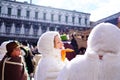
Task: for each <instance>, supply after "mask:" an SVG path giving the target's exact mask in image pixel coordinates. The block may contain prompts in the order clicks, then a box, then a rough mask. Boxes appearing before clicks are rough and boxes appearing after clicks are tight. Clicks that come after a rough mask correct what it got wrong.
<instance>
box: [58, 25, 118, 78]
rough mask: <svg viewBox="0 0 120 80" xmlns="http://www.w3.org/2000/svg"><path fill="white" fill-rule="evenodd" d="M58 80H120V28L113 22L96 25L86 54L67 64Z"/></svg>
mask: <svg viewBox="0 0 120 80" xmlns="http://www.w3.org/2000/svg"><path fill="white" fill-rule="evenodd" d="M57 80H120V29H119V28H118V27H117V26H115V25H113V24H111V23H100V24H98V25H96V26H95V27H94V28H93V29H92V31H91V33H90V35H89V37H88V41H87V50H86V52H85V55H82V56H79V57H76V58H75V59H73V60H72V61H71V62H70V63H69V64H68V65H66V66H65V67H64V68H63V70H62V71H61V72H60V75H59V76H58V78H57Z"/></svg>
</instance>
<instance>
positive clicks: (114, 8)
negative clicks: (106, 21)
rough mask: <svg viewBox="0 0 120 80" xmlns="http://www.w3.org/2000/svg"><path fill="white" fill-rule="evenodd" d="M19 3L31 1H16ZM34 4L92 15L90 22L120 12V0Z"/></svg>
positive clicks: (41, 1) (53, 0) (55, 0)
mask: <svg viewBox="0 0 120 80" xmlns="http://www.w3.org/2000/svg"><path fill="white" fill-rule="evenodd" d="M16 1H19V2H24V1H27V2H28V3H29V2H30V0H16ZM32 3H33V4H36V5H41V6H50V7H53V8H60V9H67V10H76V11H78V12H84V13H90V21H97V20H100V19H102V18H105V17H108V16H110V15H113V14H116V13H118V12H120V0H32Z"/></svg>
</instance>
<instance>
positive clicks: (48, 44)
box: [37, 31, 60, 55]
mask: <svg viewBox="0 0 120 80" xmlns="http://www.w3.org/2000/svg"><path fill="white" fill-rule="evenodd" d="M56 35H58V36H59V37H60V34H59V33H58V32H56V31H48V32H45V33H43V34H42V35H41V37H40V38H39V40H38V43H37V48H38V52H39V53H41V54H42V55H52V54H54V51H55V48H54V37H55V36H56Z"/></svg>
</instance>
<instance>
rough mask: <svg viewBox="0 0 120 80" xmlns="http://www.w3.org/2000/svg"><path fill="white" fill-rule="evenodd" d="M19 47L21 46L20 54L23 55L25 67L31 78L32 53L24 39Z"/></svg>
mask: <svg viewBox="0 0 120 80" xmlns="http://www.w3.org/2000/svg"><path fill="white" fill-rule="evenodd" d="M20 48H21V52H22V55H23V57H24V61H25V64H26V69H27V71H28V74H29V76H30V79H31V78H32V77H33V75H34V70H35V60H34V55H33V54H32V51H31V49H30V47H29V44H28V43H27V42H26V41H23V42H21V47H20Z"/></svg>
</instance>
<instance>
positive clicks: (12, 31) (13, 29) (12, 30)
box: [10, 23, 15, 35]
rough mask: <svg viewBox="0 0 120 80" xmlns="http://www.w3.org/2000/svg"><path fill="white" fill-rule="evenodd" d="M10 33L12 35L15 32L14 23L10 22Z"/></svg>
mask: <svg viewBox="0 0 120 80" xmlns="http://www.w3.org/2000/svg"><path fill="white" fill-rule="evenodd" d="M10 33H12V35H13V34H15V24H14V23H13V24H12V27H11V31H10Z"/></svg>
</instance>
